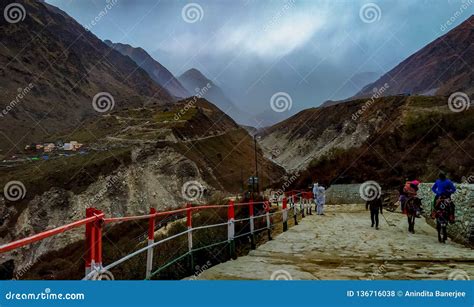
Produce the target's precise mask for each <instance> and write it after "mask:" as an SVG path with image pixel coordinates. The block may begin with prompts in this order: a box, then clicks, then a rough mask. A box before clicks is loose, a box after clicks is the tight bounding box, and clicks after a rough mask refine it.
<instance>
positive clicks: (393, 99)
mask: <svg viewBox="0 0 474 307" xmlns="http://www.w3.org/2000/svg"><path fill="white" fill-rule="evenodd" d="M473 25H474V17H473V16H471V17H470V18H468V19H467V20H466V21H464V22H463V23H462V24H460V25H459V26H458V27H456V28H454V29H453V30H451V31H450V32H448V33H446V34H445V35H443V36H441V37H440V38H438V39H436V40H435V41H433V42H432V43H430V44H428V45H427V46H425V47H424V48H422V49H421V50H419V51H418V52H416V53H415V54H413V55H412V56H410V57H408V58H407V59H406V60H404V61H403V62H402V63H400V64H399V65H398V66H396V67H395V68H394V69H392V70H391V71H389V72H388V73H386V74H385V75H383V76H382V77H380V78H379V79H378V80H377V81H375V82H374V83H371V84H369V85H367V86H365V87H364V89H362V90H361V91H360V92H359V93H358V94H357V95H356V96H355V97H352V98H348V99H346V100H343V101H330V102H327V103H325V104H324V105H322V106H321V107H318V108H311V109H306V110H303V111H300V112H299V113H297V114H296V115H294V116H292V117H290V118H288V119H286V120H284V121H282V122H280V123H278V124H276V125H273V126H271V127H268V128H265V129H261V130H260V135H261V136H262V140H261V144H262V145H263V147H264V149H265V151H266V154H267V156H268V157H269V158H271V159H273V160H274V161H275V162H276V163H278V164H279V165H282V166H283V167H285V168H286V169H287V170H288V171H290V172H291V171H302V172H303V173H302V175H301V176H300V177H299V179H298V181H297V182H296V183H295V186H306V185H308V184H310V183H311V182H312V181H314V180H316V181H320V182H324V183H325V184H331V183H335V182H343V183H348V182H363V181H365V180H368V178H370V179H374V180H377V181H378V182H380V183H384V184H387V185H392V186H393V185H396V184H397V180H398V181H400V180H403V179H404V178H406V177H416V178H421V179H422V180H424V181H427V180H434V179H435V177H436V175H437V173H438V172H439V170H440V169H441V170H444V171H445V172H447V173H449V174H450V175H451V176H452V177H453V178H454V179H455V180H459V181H460V180H461V178H462V177H463V176H468V175H467V174H470V173H472V172H473V171H474V170H473V168H472V165H473V163H472V162H473V161H472V158H471V157H470V155H469V154H467V153H470V152H473V151H474V139H473V134H472V131H474V126H473V123H474V110H473V109H472V108H470V107H469V106H470V104H472V102H471V101H469V100H470V98H468V99H467V100H466V99H464V98H461V99H463V100H459V101H458V102H459V105H458V106H456V105H454V104H453V102H452V101H451V100H452V99H449V98H448V96H449V95H451V94H452V93H454V92H463V93H464V94H466V95H467V97H469V96H470V97H472V95H473V89H474V73H473V70H472V67H474V46H473V42H474V26H473ZM374 88H376V89H377V90H378V91H379V90H380V89H382V88H383V89H384V91H382V92H380V91H379V92H378V95H376V96H374V90H373V89H374ZM368 97H370V98H368ZM459 97H462V96H459V95H458V99H459Z"/></svg>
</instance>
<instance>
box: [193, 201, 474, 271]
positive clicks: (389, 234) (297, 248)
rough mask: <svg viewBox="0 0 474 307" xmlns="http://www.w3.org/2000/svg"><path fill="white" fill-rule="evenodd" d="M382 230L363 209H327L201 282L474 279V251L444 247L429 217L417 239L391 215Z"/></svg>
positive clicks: (420, 223) (403, 222)
mask: <svg viewBox="0 0 474 307" xmlns="http://www.w3.org/2000/svg"><path fill="white" fill-rule="evenodd" d="M384 214H385V217H386V218H387V219H388V220H389V221H390V223H391V224H394V225H395V226H394V227H390V226H388V225H387V223H386V222H385V220H384V219H383V217H382V216H380V226H381V228H380V229H379V230H375V229H374V228H371V227H370V214H369V213H368V212H367V211H365V208H364V207H363V206H362V205H343V206H340V205H335V206H327V210H326V215H325V216H316V215H312V216H307V217H306V218H305V219H303V220H302V221H301V222H300V224H299V225H297V226H294V227H292V228H290V229H289V230H288V231H287V232H285V233H282V234H280V235H278V236H276V237H275V238H274V240H272V241H269V242H267V243H265V244H263V245H261V246H259V247H258V248H257V250H255V251H251V252H250V254H249V255H247V256H244V257H240V258H238V259H237V260H233V261H228V262H226V263H222V264H219V265H217V266H214V267H212V268H210V269H208V270H206V271H204V272H203V273H202V274H201V275H200V276H199V279H289V278H291V279H356V280H358V279H361V280H367V279H466V278H471V279H474V250H472V249H470V248H467V247H464V246H463V245H460V244H457V243H454V242H452V241H451V240H448V242H447V243H446V244H440V243H438V240H437V234H436V230H435V229H433V228H432V227H431V226H429V225H428V224H427V223H426V222H425V220H424V218H421V219H417V220H416V223H417V224H416V226H415V231H416V233H415V234H410V233H408V231H407V225H408V224H407V221H406V217H405V216H404V215H402V214H400V213H391V212H385V213H384Z"/></svg>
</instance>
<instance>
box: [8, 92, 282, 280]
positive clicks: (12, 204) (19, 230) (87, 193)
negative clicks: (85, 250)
mask: <svg viewBox="0 0 474 307" xmlns="http://www.w3.org/2000/svg"><path fill="white" fill-rule="evenodd" d="M58 137H59V136H58ZM71 137H73V138H75V139H77V140H78V141H80V142H82V143H84V144H86V149H85V152H83V153H82V154H76V155H71V156H69V157H55V158H51V159H50V160H47V161H36V162H34V161H33V162H25V163H23V164H19V165H16V166H14V167H10V168H9V170H8V172H3V173H1V174H0V184H1V185H2V186H5V185H6V183H7V182H11V181H13V180H16V181H21V182H22V183H23V184H24V186H25V192H26V195H25V197H24V199H21V200H18V201H7V199H6V198H3V197H2V198H1V199H0V214H1V217H2V218H1V220H0V238H1V239H0V244H1V243H5V242H9V241H11V240H14V239H18V238H22V237H26V236H28V235H31V234H34V233H38V232H41V231H44V230H46V229H51V228H54V227H56V226H60V225H63V224H65V223H68V222H71V221H73V220H77V219H80V218H83V217H84V214H85V209H86V208H87V207H91V206H93V207H95V208H98V209H100V210H103V211H104V212H105V214H106V215H107V216H126V215H135V214H145V213H147V212H148V210H149V208H150V207H154V208H156V209H158V210H164V209H170V208H176V207H182V206H183V205H184V204H185V203H188V202H193V203H206V202H209V201H212V199H216V197H218V196H219V195H228V193H239V192H240V191H241V188H242V186H243V185H244V184H245V183H244V182H242V181H245V182H246V178H248V177H249V176H251V175H253V170H254V160H253V155H254V148H253V139H252V138H251V137H250V135H249V134H248V133H247V132H246V131H245V130H244V129H243V128H240V127H239V126H238V125H237V124H236V123H235V122H234V121H232V119H230V117H228V116H227V115H225V114H223V113H222V111H220V110H219V109H218V108H216V107H215V106H214V105H212V104H210V103H209V102H207V101H205V100H204V99H200V100H196V99H190V100H184V101H180V102H177V103H176V104H175V105H173V106H172V107H169V106H162V107H159V106H156V107H153V108H151V107H147V108H129V109H127V110H122V111H116V112H113V113H112V114H108V115H102V116H101V117H100V118H99V120H94V121H90V122H89V123H88V124H86V125H85V127H84V129H79V130H77V131H75V132H74V133H73V134H72V135H71ZM257 153H258V160H259V165H260V168H259V171H260V177H261V180H262V185H263V186H268V185H270V184H272V183H274V182H276V181H277V180H278V179H279V178H280V177H281V176H282V175H283V174H284V170H283V169H282V168H280V167H278V166H277V165H275V164H274V163H272V162H270V161H269V160H267V159H265V158H264V157H263V154H262V151H261V150H258V152H257ZM241 179H242V181H241ZM187 182H193V183H194V187H195V188H197V191H199V193H198V197H196V198H195V199H194V198H192V199H191V200H190V199H189V197H190V196H192V193H191V192H192V191H188V192H189V194H187V193H188V192H187V189H186V187H187V185H186V183H187ZM110 235H114V233H110ZM82 239H83V232H82V231H72V232H68V233H67V234H65V235H61V236H59V237H58V238H57V239H55V240H46V241H42V242H41V243H38V244H35V245H32V246H29V247H25V248H22V249H20V250H19V252H13V253H7V254H4V255H2V259H1V260H2V261H1V263H10V264H13V270H10V273H11V272H18V271H19V270H21V269H22V268H25V266H28V265H29V264H30V266H31V265H32V264H34V263H35V262H36V261H37V260H38V259H40V258H41V257H42V256H43V255H45V254H47V253H51V252H53V251H58V250H61V249H63V248H65V247H67V246H69V245H71V244H76V243H78V242H79V240H82ZM63 251H64V250H63ZM66 251H67V249H66ZM63 256H64V254H61V256H60V257H59V258H61V257H63ZM76 256H77V255H76ZM53 258H54V259H57V258H58V255H56V256H55V257H51V259H53ZM76 258H77V257H76ZM47 259H50V258H47ZM75 261H77V262H76V263H69V262H67V261H63V262H61V263H59V264H57V265H56V267H55V269H54V270H53V271H54V272H56V273H57V272H58V271H60V270H62V269H64V266H66V267H67V266H73V265H75V266H76V268H77V267H79V270H81V269H80V266H81V265H82V264H81V263H82V262H81V261H80V259H75ZM4 267H5V266H4ZM4 267H3V268H4ZM0 271H2V267H0ZM3 271H5V269H3ZM0 273H1V272H0ZM56 273H54V274H56ZM1 274H5V273H1ZM1 276H8V275H1ZM43 278H46V277H45V276H43ZM55 278H61V277H58V276H57V275H56V277H55ZM62 278H69V277H67V276H62Z"/></svg>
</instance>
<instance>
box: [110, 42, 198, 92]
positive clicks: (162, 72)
mask: <svg viewBox="0 0 474 307" xmlns="http://www.w3.org/2000/svg"><path fill="white" fill-rule="evenodd" d="M105 43H106V44H107V45H109V46H110V47H112V48H114V49H115V50H117V51H118V52H120V53H121V54H123V55H126V56H129V57H130V58H131V59H132V60H133V61H135V63H137V65H138V66H140V67H141V68H143V69H144V70H145V71H146V72H147V73H148V74H149V75H150V77H151V78H152V79H153V80H155V81H156V82H157V83H158V84H159V85H161V86H162V87H164V88H165V89H167V90H168V92H170V94H171V95H173V96H175V97H178V98H186V97H189V96H191V95H190V94H189V92H188V91H187V90H186V89H185V88H184V87H183V86H182V85H181V83H180V82H179V81H178V80H177V79H176V78H175V77H174V76H173V74H172V73H171V72H170V71H169V70H168V69H166V67H164V66H163V65H161V64H160V63H158V62H157V61H156V60H155V59H153V58H152V57H151V56H150V55H149V54H148V53H147V52H146V51H145V50H143V49H142V48H134V47H132V46H130V45H127V44H121V43H112V42H111V41H110V40H106V41H105Z"/></svg>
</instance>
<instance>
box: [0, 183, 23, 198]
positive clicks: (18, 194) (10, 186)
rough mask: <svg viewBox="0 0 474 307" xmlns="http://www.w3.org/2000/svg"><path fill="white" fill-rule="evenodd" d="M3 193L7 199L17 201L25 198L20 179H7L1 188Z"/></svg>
mask: <svg viewBox="0 0 474 307" xmlns="http://www.w3.org/2000/svg"><path fill="white" fill-rule="evenodd" d="M3 194H4V195H5V198H6V199H8V200H9V201H17V200H20V199H23V198H25V196H26V188H25V185H24V184H23V183H22V182H21V181H9V182H7V184H6V185H5V187H4V188H3Z"/></svg>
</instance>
